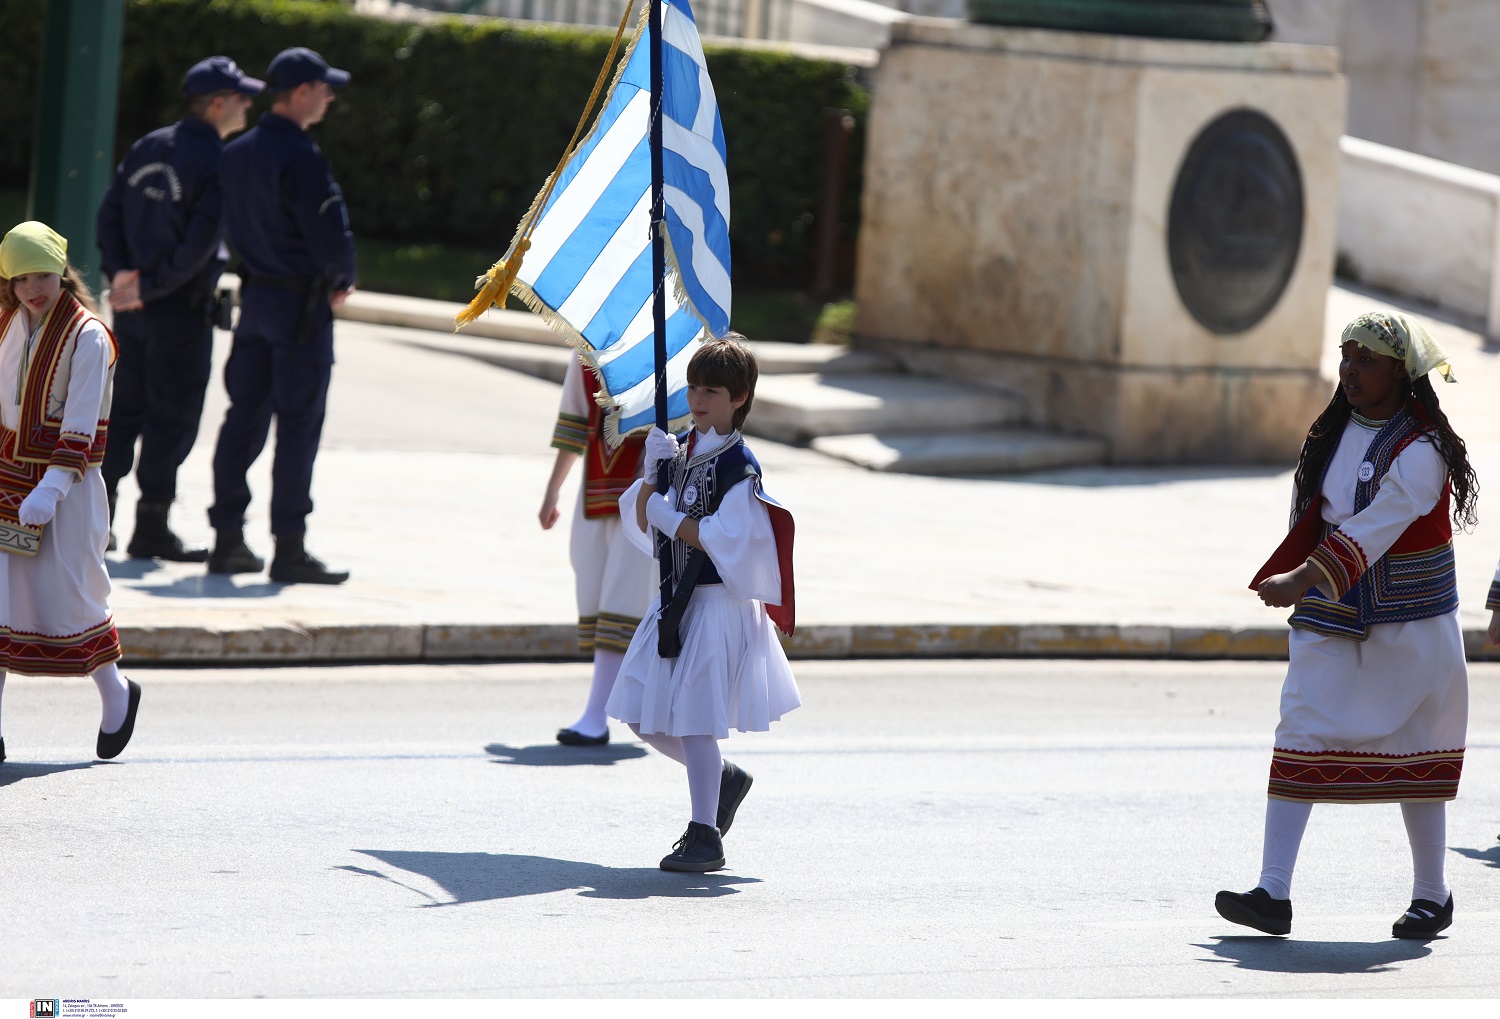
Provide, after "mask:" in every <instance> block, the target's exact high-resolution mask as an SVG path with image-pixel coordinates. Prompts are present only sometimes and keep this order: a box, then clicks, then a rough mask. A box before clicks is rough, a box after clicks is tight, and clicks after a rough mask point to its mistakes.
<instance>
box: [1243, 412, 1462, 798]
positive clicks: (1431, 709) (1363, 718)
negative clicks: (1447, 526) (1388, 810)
mask: <svg viewBox="0 0 1500 1019" xmlns="http://www.w3.org/2000/svg"><path fill="white" fill-rule="evenodd" d="M1381 424H1383V422H1371V423H1367V422H1365V421H1364V420H1363V419H1361V418H1359V417H1358V416H1355V417H1354V418H1353V419H1351V420H1350V422H1349V424H1348V425H1347V426H1346V427H1345V430H1344V434H1343V436H1342V438H1341V439H1340V441H1339V446H1338V449H1337V451H1336V452H1335V453H1334V456H1333V459H1332V461H1331V462H1330V463H1329V466H1328V472H1327V474H1326V475H1325V477H1324V480H1323V489H1322V495H1323V499H1324V501H1323V504H1322V516H1323V519H1324V520H1325V521H1326V522H1327V523H1328V524H1330V525H1332V526H1335V527H1338V528H1340V529H1341V530H1342V531H1343V532H1344V534H1346V535H1348V536H1349V537H1350V538H1353V539H1354V540H1355V541H1357V542H1358V543H1359V545H1360V547H1361V548H1362V549H1363V550H1364V553H1365V555H1366V557H1367V558H1368V560H1369V561H1370V562H1372V563H1373V562H1375V561H1376V560H1377V559H1379V558H1380V557H1381V556H1383V555H1385V553H1386V552H1387V551H1388V550H1389V549H1390V547H1391V546H1392V545H1393V544H1394V543H1395V542H1396V540H1397V539H1398V538H1399V537H1400V536H1401V535H1402V533H1403V532H1404V531H1405V530H1406V529H1407V528H1408V527H1410V526H1411V524H1412V523H1413V522H1414V521H1415V520H1417V519H1418V518H1419V517H1422V516H1424V515H1426V514H1427V513H1429V512H1431V511H1432V509H1433V508H1434V507H1435V506H1436V505H1437V502H1438V500H1439V499H1440V498H1441V497H1442V494H1443V490H1444V487H1445V486H1446V484H1447V480H1448V468H1447V465H1446V464H1444V462H1443V459H1442V456H1441V455H1440V454H1439V452H1438V450H1437V448H1436V447H1435V446H1434V445H1433V444H1432V442H1431V441H1430V440H1429V439H1427V438H1419V439H1417V440H1416V441H1414V442H1412V443H1411V444H1410V445H1408V446H1407V447H1406V448H1405V449H1403V450H1402V451H1401V452H1400V453H1399V454H1397V455H1396V457H1395V459H1394V460H1393V461H1392V462H1391V467H1390V470H1389V471H1388V472H1387V473H1386V475H1385V477H1384V478H1383V479H1382V480H1381V483H1380V490H1379V492H1378V493H1377V494H1376V496H1375V498H1374V499H1373V500H1371V502H1370V504H1369V505H1368V506H1366V507H1365V509H1363V510H1362V511H1360V512H1359V513H1358V514H1356V513H1355V512H1354V494H1355V485H1356V484H1357V482H1358V480H1359V469H1360V464H1361V463H1363V462H1364V457H1365V453H1366V451H1367V450H1368V449H1369V446H1370V443H1371V440H1372V439H1374V437H1375V435H1376V433H1377V432H1378V431H1379V426H1380V425H1381ZM1290 657H1291V663H1290V667H1289V668H1288V670H1287V677H1286V682H1285V684H1284V685H1283V687H1282V693H1281V723H1280V725H1278V726H1277V728H1276V750H1277V755H1276V761H1275V763H1273V765H1272V769H1273V775H1272V777H1273V781H1272V792H1271V795H1272V796H1273V797H1277V798H1286V799H1310V800H1313V801H1315V802H1323V801H1332V802H1352V801H1356V800H1357V801H1360V802H1392V801H1403V800H1423V799H1451V798H1452V795H1451V792H1449V793H1447V794H1443V793H1436V794H1432V795H1424V794H1423V791H1422V789H1421V787H1422V786H1423V784H1424V783H1425V782H1428V781H1429V779H1430V772H1431V771H1432V770H1433V768H1434V766H1435V763H1442V761H1441V760H1440V759H1443V760H1446V765H1447V766H1449V767H1451V766H1452V760H1451V758H1452V757H1453V754H1454V753H1455V752H1457V753H1458V755H1459V756H1458V759H1459V762H1460V763H1461V760H1462V750H1463V747H1464V744H1465V741H1466V738H1467V732H1468V711H1469V694H1468V670H1467V668H1466V666H1465V663H1464V649H1463V638H1462V634H1461V632H1460V629H1459V623H1458V612H1457V610H1454V611H1453V612H1449V613H1445V614H1444V615H1440V616H1433V617H1430V618H1427V619H1417V620H1412V621H1410V622H1396V623H1376V624H1372V625H1370V627H1369V636H1368V638H1367V639H1366V640H1364V641H1362V642H1361V641H1355V640H1347V639H1344V638H1342V637H1332V636H1325V635H1322V634H1318V633H1313V632H1311V631H1308V630H1302V629H1296V628H1294V629H1293V630H1292V631H1291V636H1290ZM1282 751H1290V752H1292V753H1290V754H1283V753H1282ZM1330 752H1332V753H1330ZM1320 755H1322V756H1320ZM1284 758H1285V760H1284ZM1287 761H1291V762H1292V763H1293V764H1295V765H1297V766H1299V767H1305V768H1307V769H1309V770H1308V774H1309V775H1313V776H1321V782H1322V784H1323V786H1324V788H1323V790H1322V793H1321V794H1318V793H1314V794H1309V795H1302V794H1295V795H1287V796H1278V793H1277V784H1276V769H1277V768H1278V767H1285V766H1287ZM1341 769H1342V770H1343V771H1344V772H1349V771H1352V770H1353V769H1361V770H1362V771H1363V772H1364V773H1365V779H1364V780H1363V781H1361V780H1358V779H1356V780H1355V781H1354V782H1353V783H1352V784H1353V786H1355V787H1358V788H1360V792H1358V793H1356V794H1346V793H1342V792H1341V791H1340V790H1341V789H1342V788H1348V787H1349V786H1348V785H1347V784H1346V785H1341V783H1340V781H1339V774H1340V771H1341ZM1319 781H1320V779H1318V778H1316V777H1315V778H1312V779H1310V780H1309V788H1311V787H1313V786H1316V785H1317V784H1318V782H1319ZM1382 785H1385V786H1386V787H1387V788H1386V791H1387V792H1389V795H1386V794H1385V793H1383V792H1382V790H1381V786H1382ZM1452 787H1453V788H1456V775H1455V776H1454V782H1453V783H1452Z"/></svg>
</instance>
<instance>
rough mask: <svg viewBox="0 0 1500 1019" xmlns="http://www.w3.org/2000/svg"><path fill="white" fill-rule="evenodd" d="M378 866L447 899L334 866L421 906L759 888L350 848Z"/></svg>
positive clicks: (544, 861) (481, 856)
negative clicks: (426, 884)
mask: <svg viewBox="0 0 1500 1019" xmlns="http://www.w3.org/2000/svg"><path fill="white" fill-rule="evenodd" d="M355 852H357V853H362V854H364V855H365V856H370V857H373V858H375V859H376V860H379V861H380V862H381V863H384V864H386V865H387V866H389V867H394V868H396V869H397V870H402V871H406V872H407V873H409V874H420V875H421V876H422V877H425V878H427V879H428V880H430V881H433V882H434V883H436V884H437V885H438V886H439V887H440V888H442V890H443V891H445V892H447V893H448V894H449V895H450V896H452V898H451V899H449V900H447V901H444V900H442V899H439V898H437V897H435V896H433V895H432V894H431V893H429V892H425V891H423V890H422V889H420V888H416V887H413V886H412V885H410V884H407V883H406V882H404V881H402V880H400V879H399V878H397V877H393V876H391V875H390V874H387V873H385V872H384V871H380V870H374V869H370V868H366V867H351V866H343V867H335V868H333V869H334V870H343V871H348V872H349V873H351V874H359V875H362V876H364V877H372V878H376V879H378V880H381V881H389V882H390V883H391V884H394V885H397V886H398V887H401V888H405V889H407V890H408V891H410V892H412V893H414V894H416V895H419V896H421V897H422V898H424V899H426V900H427V901H426V902H424V903H422V905H423V906H459V905H463V904H464V903H467V902H489V901H492V900H495V899H514V898H519V897H521V896H524V895H547V894H549V893H552V892H566V891H571V890H573V889H579V892H578V894H580V895H582V896H585V897H588V898H593V899H653V898H674V899H703V898H716V897H718V896H722V895H733V894H735V893H736V892H738V891H739V889H737V888H735V887H734V886H735V885H742V884H759V883H760V879H759V878H753V877H735V876H734V875H732V874H725V873H723V872H719V873H714V874H671V873H668V872H666V871H663V870H658V869H657V868H655V867H651V868H646V867H604V866H601V865H599V864H597V863H580V862H578V861H576V860H556V859H553V858H551V857H547V856H520V855H511V854H506V853H424V852H407V851H401V850H387V849H356V850H355Z"/></svg>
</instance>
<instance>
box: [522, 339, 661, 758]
mask: <svg viewBox="0 0 1500 1019" xmlns="http://www.w3.org/2000/svg"><path fill="white" fill-rule="evenodd" d="M598 392H599V379H598V376H597V375H596V374H595V373H594V371H593V370H592V369H585V368H584V366H583V363H582V361H580V360H579V357H578V355H577V354H576V353H575V354H574V355H573V357H572V359H571V360H570V361H569V362H568V371H567V374H566V375H565V376H564V378H563V391H562V401H561V405H560V406H559V408H558V413H557V426H556V428H555V429H554V430H553V433H552V446H553V448H554V449H556V450H557V459H556V460H554V461H553V465H552V477H551V478H549V479H548V481H547V491H546V494H545V495H544V496H543V498H542V509H541V512H540V513H538V514H537V516H538V518H539V519H540V520H541V523H542V530H544V531H545V530H551V528H552V526H553V525H554V524H556V523H557V521H558V518H559V517H560V516H561V515H562V514H561V512H560V511H559V510H558V508H557V504H558V500H559V498H560V496H561V493H562V486H563V482H564V481H566V480H567V477H568V474H569V473H570V472H571V471H572V470H573V465H574V464H575V463H577V462H578V461H579V460H580V459H582V460H583V486H582V487H581V488H580V489H579V492H578V507H577V509H576V510H575V511H574V513H573V531H572V535H571V537H570V538H569V542H568V553H569V558H570V559H571V561H572V563H573V581H574V591H575V593H576V595H577V598H578V649H579V650H580V651H586V652H589V653H591V654H592V655H593V656H594V678H593V682H592V683H591V684H590V686H589V696H588V702H587V703H586V704H585V705H584V708H583V714H582V715H580V716H579V717H578V721H576V722H574V723H573V724H572V725H570V726H568V727H567V728H566V729H559V730H557V742H559V743H561V744H563V745H564V746H574V747H581V746H600V745H603V744H605V743H608V742H609V717H608V716H607V715H606V714H605V710H604V706H605V704H606V703H607V702H608V700H609V692H610V691H611V690H613V689H614V685H615V676H616V675H617V674H618V673H619V671H620V663H621V662H622V661H623V660H624V658H625V651H626V649H627V648H629V647H630V638H631V637H632V636H634V635H635V629H636V627H637V626H639V625H640V622H641V616H642V615H643V614H644V613H645V611H646V603H647V602H649V601H650V600H651V594H652V592H653V591H655V590H656V576H655V572H656V571H655V568H654V565H653V564H652V562H651V561H650V560H648V559H646V558H644V557H643V556H642V555H641V554H640V552H639V551H637V550H636V549H635V548H634V547H633V546H631V544H630V542H629V540H628V539H627V538H626V537H625V535H624V534H623V533H622V530H621V527H620V496H621V495H622V494H623V493H624V492H625V490H626V489H627V488H629V487H630V484H631V483H632V482H633V481H634V480H635V479H636V478H637V477H638V476H639V475H640V468H641V448H642V446H643V444H644V440H643V439H640V438H626V439H623V440H621V441H619V442H618V443H617V444H616V445H615V446H614V448H611V447H610V444H609V442H608V441H607V440H606V435H605V430H606V427H607V424H608V418H609V415H607V414H606V413H605V412H604V411H603V409H602V408H601V407H600V406H599V404H598V402H597V401H596V399H595V397H596V396H597V395H598Z"/></svg>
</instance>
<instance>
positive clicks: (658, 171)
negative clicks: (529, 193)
mask: <svg viewBox="0 0 1500 1019" xmlns="http://www.w3.org/2000/svg"><path fill="white" fill-rule="evenodd" d="M649 24H650V28H649V31H650V33H651V40H650V42H651V136H650V143H649V144H650V147H651V281H652V288H653V289H652V295H651V320H652V323H653V324H654V325H655V327H656V335H655V360H656V427H658V428H660V429H661V430H662V431H666V430H667V424H668V421H667V291H666V278H665V277H666V274H667V239H666V236H665V234H664V233H663V231H664V230H665V229H666V226H667V222H666V210H667V198H666V187H665V185H664V184H663V182H662V158H661V117H662V82H663V80H664V76H663V72H662V55H661V0H651V16H650V23H649ZM670 478H671V463H670V462H664V463H663V464H662V465H661V467H660V468H659V469H658V473H657V476H656V490H657V491H658V492H660V493H662V494H663V495H665V494H666V492H667V488H668V487H669V481H670ZM656 561H657V565H658V567H659V569H660V576H661V584H660V587H659V590H660V592H661V602H660V605H659V610H660V611H659V613H658V615H657V623H658V625H659V624H660V623H661V621H662V617H663V616H664V615H665V613H666V609H667V606H668V605H670V604H671V602H672V543H671V542H670V541H667V540H666V539H665V538H663V537H661V536H660V535H659V534H658V536H657V542H656ZM667 636H668V635H666V634H663V633H661V632H660V631H658V632H657V652H658V654H659V653H661V652H662V651H663V650H665V649H666V648H668V647H669V646H671V645H674V644H675V643H676V639H675V638H676V634H671V635H670V637H671V638H672V639H671V640H670V641H668V640H666V638H667ZM668 657H675V655H669V656H668Z"/></svg>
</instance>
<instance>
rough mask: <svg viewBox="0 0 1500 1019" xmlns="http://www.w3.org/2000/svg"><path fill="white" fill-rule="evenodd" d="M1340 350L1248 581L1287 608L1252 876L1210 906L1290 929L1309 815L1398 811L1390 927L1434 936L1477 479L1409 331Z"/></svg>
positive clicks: (1463, 711)
mask: <svg viewBox="0 0 1500 1019" xmlns="http://www.w3.org/2000/svg"><path fill="white" fill-rule="evenodd" d="M1340 352H1341V354H1342V358H1341V360H1340V364H1339V383H1338V388H1337V389H1336V390H1335V391H1334V394H1333V399H1332V400H1331V401H1330V402H1329V404H1328V407H1327V408H1326V409H1325V410H1324V411H1323V413H1322V414H1321V415H1320V416H1319V417H1318V419H1317V421H1315V422H1314V423H1313V426H1312V429H1311V430H1310V431H1309V432H1308V434H1307V439H1306V441H1305V442H1304V443H1303V447H1302V456H1301V459H1300V461H1299V463H1298V464H1297V473H1296V479H1295V491H1294V500H1293V507H1294V508H1293V512H1292V529H1291V533H1290V534H1289V535H1288V536H1287V539H1286V540H1285V541H1284V542H1283V543H1282V544H1281V547H1280V548H1278V549H1277V550H1276V552H1275V554H1273V555H1272V557H1271V559H1270V560H1269V561H1268V562H1267V563H1266V564H1265V566H1263V567H1261V570H1260V572H1259V573H1258V574H1256V576H1255V579H1254V580H1253V581H1251V585H1250V586H1251V587H1252V588H1253V589H1254V590H1255V591H1256V592H1257V594H1259V596H1260V598H1261V600H1262V601H1264V602H1265V603H1266V604H1267V605H1272V606H1281V607H1291V608H1292V610H1293V611H1292V616H1291V619H1290V620H1289V622H1290V623H1291V626H1292V631H1291V634H1290V637H1289V651H1290V657H1291V662H1290V665H1289V667H1288V669H1287V676H1286V682H1285V684H1284V685H1283V687H1282V692H1281V723H1280V725H1278V726H1277V728H1276V739H1275V749H1274V751H1273V752H1272V756H1271V778H1270V784H1269V788H1268V801H1267V805H1266V821H1265V841H1264V844H1263V853H1262V869H1261V877H1260V881H1259V883H1258V884H1257V885H1256V887H1255V888H1253V889H1251V890H1250V891H1249V892H1229V891H1224V892H1220V893H1219V894H1218V897H1217V899H1216V900H1215V906H1216V907H1217V909H1218V911H1219V914H1220V915H1221V916H1223V917H1224V918H1225V919H1226V920H1229V921H1231V922H1233V923H1237V924H1243V925H1245V926H1248V927H1253V928H1255V929H1256V930H1260V931H1265V932H1266V933H1268V934H1286V933H1288V932H1289V931H1290V930H1291V923H1292V903H1291V882H1292V871H1293V869H1294V867H1295V866H1296V862H1297V852H1298V849H1299V847H1300V846H1301V842H1302V834H1303V831H1304V830H1305V828H1306V826H1307V821H1308V817H1309V815H1310V813H1311V811H1312V805H1313V804H1314V803H1399V804H1401V814H1402V818H1403V820H1404V821H1405V825H1406V834H1407V841H1408V842H1409V844H1410V846H1411V854H1412V870H1413V880H1412V901H1411V905H1410V906H1408V907H1407V909H1406V912H1405V913H1403V914H1402V916H1401V917H1400V918H1399V919H1397V920H1396V922H1395V924H1394V925H1393V926H1392V928H1391V934H1392V935H1393V936H1394V937H1398V938H1430V937H1432V936H1434V935H1436V934H1437V933H1438V932H1439V931H1442V930H1444V929H1446V928H1447V927H1448V926H1449V925H1450V924H1451V923H1452V922H1453V894H1452V892H1451V890H1450V889H1449V887H1448V882H1447V877H1446V874H1445V871H1444V860H1445V857H1446V855H1447V839H1446V834H1447V801H1448V800H1451V799H1453V798H1454V797H1455V796H1456V795H1457V794H1458V782H1459V776H1460V774H1461V772H1462V770H1463V759H1464V746H1465V743H1466V740H1467V733H1468V711H1469V688H1468V671H1467V668H1466V667H1465V664H1464V647H1463V635H1462V632H1461V631H1460V629H1459V624H1458V586H1457V581H1456V577H1455V574H1454V564H1453V544H1452V537H1453V524H1454V523H1457V524H1458V525H1459V526H1460V527H1469V526H1472V525H1473V524H1474V522H1475V515H1474V501H1475V498H1476V496H1477V495H1478V491H1479V485H1478V482H1477V480H1476V479H1475V477H1474V469H1473V468H1472V467H1471V466H1470V465H1469V457H1468V450H1467V448H1466V447H1465V445H1464V441H1463V439H1461V438H1459V436H1458V434H1457V433H1456V432H1455V431H1454V430H1453V427H1452V425H1451V424H1449V422H1448V417H1447V415H1446V414H1444V413H1443V410H1442V407H1440V406H1439V404H1438V398H1437V391H1436V389H1435V388H1434V386H1433V383H1432V378H1433V376H1434V375H1436V376H1437V377H1439V378H1442V379H1443V380H1444V381H1446V382H1454V381H1456V379H1455V377H1454V374H1453V369H1452V366H1451V365H1450V364H1449V363H1448V358H1447V355H1446V354H1444V353H1443V350H1442V348H1441V347H1440V346H1438V344H1437V342H1436V341H1435V340H1433V338H1432V337H1431V336H1430V335H1428V333H1427V330H1426V329H1424V328H1423V327H1422V325H1421V324H1420V323H1419V322H1416V321H1415V320H1413V319H1411V318H1410V317H1408V316H1406V315H1402V314H1400V313H1398V312H1392V311H1376V312H1370V313H1368V314H1365V315H1361V316H1360V317H1359V318H1357V319H1355V320H1354V321H1353V322H1351V323H1350V324H1349V326H1348V327H1347V328H1346V329H1345V330H1344V335H1343V339H1342V343H1341V348H1340Z"/></svg>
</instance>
